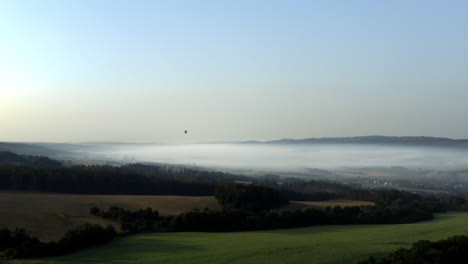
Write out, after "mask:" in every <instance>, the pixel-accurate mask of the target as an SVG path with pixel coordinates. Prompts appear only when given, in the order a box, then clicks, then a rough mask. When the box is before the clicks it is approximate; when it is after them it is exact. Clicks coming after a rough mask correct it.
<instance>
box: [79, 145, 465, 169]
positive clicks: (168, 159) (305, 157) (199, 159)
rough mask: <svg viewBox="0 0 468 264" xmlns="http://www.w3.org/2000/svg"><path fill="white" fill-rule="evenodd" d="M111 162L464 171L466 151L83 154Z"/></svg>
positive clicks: (359, 148)
mask: <svg viewBox="0 0 468 264" xmlns="http://www.w3.org/2000/svg"><path fill="white" fill-rule="evenodd" d="M88 154H90V155H96V156H98V157H101V158H103V157H104V158H107V159H111V160H124V159H125V160H129V159H130V160H134V161H139V162H158V163H170V164H183V165H197V166H207V167H224V168H230V169H236V168H239V169H258V170H278V171H294V170H298V169H305V168H322V169H334V168H343V167H356V168H357V167H378V166H384V167H388V166H403V167H408V168H427V169H436V170H437V169H440V170H447V169H461V168H468V151H465V150H461V149H450V148H429V147H402V146H395V147H393V146H385V145H384V146H381V145H320V144H317V145H274V144H273V145H272V144H191V145H130V146H122V145H120V146H112V147H111V148H109V150H108V151H107V150H106V147H104V148H103V147H102V146H101V147H100V148H99V151H91V150H88Z"/></svg>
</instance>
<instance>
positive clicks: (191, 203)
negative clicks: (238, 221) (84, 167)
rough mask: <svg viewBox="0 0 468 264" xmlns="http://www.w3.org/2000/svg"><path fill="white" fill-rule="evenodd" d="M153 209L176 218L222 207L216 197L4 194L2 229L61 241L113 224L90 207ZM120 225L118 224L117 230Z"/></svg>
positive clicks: (0, 205) (0, 210)
mask: <svg viewBox="0 0 468 264" xmlns="http://www.w3.org/2000/svg"><path fill="white" fill-rule="evenodd" d="M93 206H97V207H101V208H107V207H110V206H117V207H123V208H126V209H128V210H138V209H141V208H147V207H151V208H153V209H156V210H158V211H159V212H160V214H161V215H175V214H180V213H182V212H186V211H189V210H192V209H194V208H205V207H208V208H211V209H218V208H220V206H219V204H218V202H217V201H216V199H215V198H214V197H211V196H210V197H200V196H172V195H74V194H44V193H13V192H2V193H0V215H1V216H2V217H0V228H4V227H7V228H10V229H14V228H16V227H21V228H25V229H26V230H27V231H28V233H30V234H31V235H34V236H37V237H38V238H40V239H43V240H52V239H58V238H60V237H61V236H62V235H63V234H64V233H65V232H66V231H67V230H70V229H72V228H76V227H78V226H80V225H82V224H85V223H91V224H100V225H106V224H113V222H112V221H109V220H106V219H103V218H100V217H96V216H93V215H91V214H90V213H89V208H91V207H93ZM117 226H118V225H116V227H117Z"/></svg>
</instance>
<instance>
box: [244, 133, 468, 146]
mask: <svg viewBox="0 0 468 264" xmlns="http://www.w3.org/2000/svg"><path fill="white" fill-rule="evenodd" d="M242 143H244V144H374V145H377V144H378V145H409V146H423V147H424V146H427V147H467V148H468V139H450V138H440V137H388V136H363V137H331V138H305V139H280V140H273V141H245V142H242Z"/></svg>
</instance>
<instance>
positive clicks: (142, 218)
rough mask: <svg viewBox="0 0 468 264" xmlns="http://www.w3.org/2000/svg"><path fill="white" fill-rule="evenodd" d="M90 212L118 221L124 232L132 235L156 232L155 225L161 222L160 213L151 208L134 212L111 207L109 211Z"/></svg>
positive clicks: (96, 209)
mask: <svg viewBox="0 0 468 264" xmlns="http://www.w3.org/2000/svg"><path fill="white" fill-rule="evenodd" d="M89 212H90V213H91V214H92V215H95V216H100V217H103V218H107V219H113V220H118V221H119V222H120V226H121V229H122V231H127V232H130V233H139V232H145V231H151V230H156V228H155V224H157V223H158V222H159V220H160V216H159V212H158V211H157V210H153V209H152V208H151V207H148V208H146V209H140V210H137V211H133V212H132V211H129V210H125V209H123V208H119V207H115V206H113V207H110V208H109V209H108V210H107V211H106V210H101V209H99V208H97V207H92V208H90V210H89Z"/></svg>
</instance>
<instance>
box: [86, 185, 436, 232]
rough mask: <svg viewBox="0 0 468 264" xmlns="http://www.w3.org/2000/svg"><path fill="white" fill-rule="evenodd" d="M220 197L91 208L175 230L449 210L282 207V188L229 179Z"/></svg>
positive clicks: (129, 227) (397, 217)
mask: <svg viewBox="0 0 468 264" xmlns="http://www.w3.org/2000/svg"><path fill="white" fill-rule="evenodd" d="M216 198H217V199H218V202H219V203H220V204H221V205H222V210H220V211H214V210H210V209H208V208H205V209H203V210H200V209H194V210H192V211H189V212H185V213H181V214H179V215H175V216H160V215H159V213H157V211H153V210H152V209H151V208H147V209H145V210H139V211H135V212H132V211H128V210H125V209H123V208H118V207H111V208H109V209H108V210H101V209H99V208H95V207H94V208H91V209H90V212H91V213H92V214H94V215H97V216H101V217H104V218H108V219H113V220H117V221H119V222H120V224H121V229H122V230H124V231H127V232H130V233H135V232H173V231H207V232H219V231H247V230H265V229H278V228H293V227H304V226H313V225H324V224H330V225H333V224H339V225H348V224H401V223H412V222H418V221H423V220H430V219H432V218H433V215H432V214H433V213H438V212H444V210H445V209H444V206H443V205H442V204H440V203H439V202H438V201H437V200H434V201H433V200H426V199H421V200H413V201H410V202H407V201H405V200H403V199H396V200H394V201H393V202H391V203H388V204H384V203H378V204H376V205H375V206H353V207H343V208H342V207H339V206H336V207H333V208H332V207H327V208H325V209H315V208H307V209H303V210H282V209H279V208H280V207H281V206H282V205H284V204H286V203H287V202H288V200H287V199H286V198H285V197H284V196H283V193H282V192H281V191H280V190H277V189H273V188H269V187H264V186H255V185H245V184H225V185H221V186H218V189H217V192H216Z"/></svg>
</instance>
